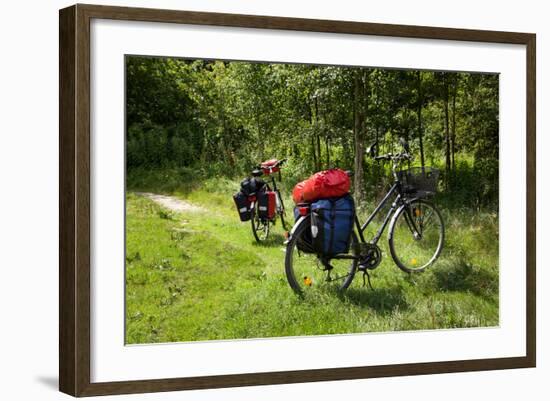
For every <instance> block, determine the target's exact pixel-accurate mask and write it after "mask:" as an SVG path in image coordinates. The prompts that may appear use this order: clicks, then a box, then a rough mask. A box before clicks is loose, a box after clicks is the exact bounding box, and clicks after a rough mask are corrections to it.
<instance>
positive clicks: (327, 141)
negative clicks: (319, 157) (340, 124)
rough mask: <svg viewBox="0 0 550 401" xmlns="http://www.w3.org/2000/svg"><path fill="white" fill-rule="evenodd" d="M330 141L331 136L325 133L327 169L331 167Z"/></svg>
mask: <svg viewBox="0 0 550 401" xmlns="http://www.w3.org/2000/svg"><path fill="white" fill-rule="evenodd" d="M329 141H330V138H329V136H328V135H325V150H326V152H327V169H328V168H330V151H329Z"/></svg>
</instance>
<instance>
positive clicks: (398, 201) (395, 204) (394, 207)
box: [355, 182, 403, 244]
mask: <svg viewBox="0 0 550 401" xmlns="http://www.w3.org/2000/svg"><path fill="white" fill-rule="evenodd" d="M395 193H397V196H396V197H395V199H394V201H393V203H392V204H391V207H390V209H389V210H388V213H387V214H386V217H385V218H384V221H383V222H382V225H381V226H380V228H379V229H378V231H377V232H376V234H375V235H374V237H373V238H372V239H371V240H370V241H369V242H370V243H371V244H376V243H377V242H378V240H379V239H380V237H381V236H382V234H383V233H384V230H385V229H386V227H387V225H388V223H389V221H390V219H391V216H392V215H393V214H394V213H395V211H396V210H397V208H398V207H399V206H401V205H402V203H403V195H402V192H401V184H400V183H399V182H395V183H394V184H393V185H392V187H391V188H390V190H389V191H388V193H387V194H386V195H385V196H384V198H383V199H382V200H381V201H380V203H379V204H378V205H377V206H376V208H375V209H374V211H373V212H372V213H371V214H370V216H369V217H368V218H367V221H366V222H365V223H364V224H363V225H361V223H360V222H359V218H358V217H357V215H356V216H355V227H356V229H357V233H358V234H359V238H360V239H361V242H367V241H366V240H365V236H364V232H365V230H366V229H367V227H368V226H369V225H370V223H371V222H372V221H373V220H374V218H375V217H376V215H377V214H378V213H379V212H380V210H382V208H383V207H384V206H385V205H386V204H387V203H388V201H389V200H390V198H391V197H392V195H394V194H395Z"/></svg>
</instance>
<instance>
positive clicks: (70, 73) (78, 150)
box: [59, 4, 536, 396]
mask: <svg viewBox="0 0 550 401" xmlns="http://www.w3.org/2000/svg"><path fill="white" fill-rule="evenodd" d="M93 18H98V19H111V20H127V21H147V22H165V23H182V24H196V25H210V26H226V27H242V28H265V29H280V30H291V31H309V32H327V33H346V34H357V35H376V36H392V37H400V38H421V39H440V40H456V41H475V42H490V43H508V44H519V45H525V46H526V49H527V51H526V54H527V59H526V71H527V82H526V88H527V93H526V95H527V108H526V111H527V119H526V133H527V135H526V145H527V166H526V168H527V176H526V183H527V194H526V206H527V216H526V223H527V226H526V255H527V257H526V262H525V268H526V285H527V287H526V327H525V331H526V356H523V357H511V358H493V359H476V360H461V361H440V362H430V363H408V364H398V365H381V366H364V367H347V368H329V369H315V370H298V371H281V372H259V373H248V374H231V375H221V376H202V377H187V378H186V377H181V378H170V379H155V380H136V381H121V382H101V383H91V380H90V362H91V355H90V338H91V337H90V295H91V293H90V173H91V171H90V21H91V20H92V19H93ZM59 29H60V35H59V57H60V63H59V82H60V84H59V85H60V86H59V93H60V103H59V129H60V142H59V151H60V164H59V182H60V184H59V191H60V192H59V229H60V234H59V254H60V265H59V275H60V279H59V280H60V281H59V283H60V286H59V388H60V390H61V391H62V392H64V393H67V394H70V395H73V396H93V395H105V394H122V393H143V392H153V391H173V390H186V389H204V388H219V387H235V386H251V385H263V384H280V383H297V382H314V381H325V380H344V379H361V378H373V377H389V376H401V375H420V374H433V373H449V372H465V371H480V370H494V369H511V368H527V367H535V364H536V305H535V300H536V294H535V288H536V286H535V284H536V268H535V240H536V238H535V236H536V234H535V232H536V228H535V215H536V214H535V213H536V212H535V206H536V204H535V199H536V192H535V191H536V189H535V177H536V175H535V174H536V163H535V120H536V103H535V98H536V95H535V74H536V70H535V48H536V36H535V34H530V33H513V32H495V31H481V30H465V29H450V28H434V27H420V26H404V25H387V24H372V23H362V22H344V21H328V20H313V19H298V18H283V17H266V16H253V15H236V14H218V13H203V12H190V11H169V10H155V9H140V8H125V7H110V6H96V5H80V4H78V5H74V6H72V7H68V8H65V9H62V10H60V14H59Z"/></svg>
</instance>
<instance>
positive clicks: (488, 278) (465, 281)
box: [433, 261, 498, 297]
mask: <svg viewBox="0 0 550 401" xmlns="http://www.w3.org/2000/svg"><path fill="white" fill-rule="evenodd" d="M433 278H434V280H435V283H434V284H435V286H436V288H437V289H438V290H441V291H460V292H470V293H472V294H475V295H478V296H482V297H491V296H494V295H495V294H496V293H498V272H495V273H493V272H490V271H488V270H484V269H481V268H479V267H477V266H473V265H471V264H470V263H467V262H466V261H454V262H453V263H448V264H445V265H443V266H440V267H438V268H437V269H434V270H433Z"/></svg>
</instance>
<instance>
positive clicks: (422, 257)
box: [389, 199, 445, 273]
mask: <svg viewBox="0 0 550 401" xmlns="http://www.w3.org/2000/svg"><path fill="white" fill-rule="evenodd" d="M444 240H445V226H444V224H443V218H442V217H441V213H440V212H439V210H438V209H437V208H436V207H435V206H434V205H433V204H432V203H431V202H429V201H427V200H425V199H416V200H413V201H411V202H409V203H407V204H405V205H403V206H402V207H401V208H400V209H399V210H398V211H397V212H396V214H395V216H394V218H393V219H392V222H391V225H390V230H389V247H390V252H391V255H392V258H393V260H394V262H395V264H397V266H398V267H399V268H400V269H401V270H403V271H405V272H407V273H415V272H421V271H424V270H425V269H426V268H427V267H428V266H430V265H431V264H433V263H434V262H435V261H436V259H437V258H438V257H439V255H440V254H441V250H442V249H443V242H444Z"/></svg>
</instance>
